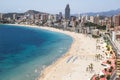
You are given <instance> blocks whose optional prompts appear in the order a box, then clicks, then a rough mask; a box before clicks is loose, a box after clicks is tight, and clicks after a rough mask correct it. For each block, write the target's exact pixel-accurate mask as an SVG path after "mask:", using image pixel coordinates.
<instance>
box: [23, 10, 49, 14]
mask: <svg viewBox="0 0 120 80" xmlns="http://www.w3.org/2000/svg"><path fill="white" fill-rule="evenodd" d="M24 14H48V13H45V12H39V11H35V10H28V11H26V12H25V13H24Z"/></svg>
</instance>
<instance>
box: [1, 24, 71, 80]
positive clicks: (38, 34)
mask: <svg viewBox="0 0 120 80" xmlns="http://www.w3.org/2000/svg"><path fill="white" fill-rule="evenodd" d="M71 43H72V38H71V37H69V36H67V35H65V34H61V33H57V32H51V31H47V30H42V29H37V28H28V27H22V26H11V25H0V80H35V79H36V78H37V77H38V76H39V75H40V72H41V70H43V69H44V68H45V67H46V66H48V65H50V64H52V63H53V62H54V61H55V60H56V59H58V58H59V57H61V56H62V55H63V54H64V53H65V52H66V51H67V50H68V49H69V47H70V45H71Z"/></svg>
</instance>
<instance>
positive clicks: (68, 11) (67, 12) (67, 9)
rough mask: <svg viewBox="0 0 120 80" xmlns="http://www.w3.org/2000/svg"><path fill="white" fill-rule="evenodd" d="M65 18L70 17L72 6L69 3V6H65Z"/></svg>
mask: <svg viewBox="0 0 120 80" xmlns="http://www.w3.org/2000/svg"><path fill="white" fill-rule="evenodd" d="M65 19H66V20H69V19H70V7H69V4H67V6H66V8H65Z"/></svg>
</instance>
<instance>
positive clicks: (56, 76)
mask: <svg viewBox="0 0 120 80" xmlns="http://www.w3.org/2000/svg"><path fill="white" fill-rule="evenodd" d="M41 28H42V29H46V30H50V31H55V32H60V33H64V34H66V35H69V36H71V37H72V38H73V44H72V45H71V48H70V49H69V50H68V52H67V53H66V54H65V55H64V56H62V57H61V58H60V59H58V60H57V61H56V62H55V63H53V64H52V65H50V66H48V67H47V68H46V69H44V70H43V72H42V74H41V75H40V77H39V78H38V80H78V79H79V80H90V78H91V77H92V76H93V75H94V74H98V73H99V72H100V70H101V69H103V66H102V65H101V64H100V63H101V60H95V55H96V54H97V53H100V54H103V51H102V50H99V51H98V50H96V44H97V43H96V39H94V38H91V37H89V36H87V35H83V34H78V33H75V32H69V31H63V30H59V29H55V28H50V27H41ZM91 63H92V64H93V71H86V68H87V67H88V65H89V64H91Z"/></svg>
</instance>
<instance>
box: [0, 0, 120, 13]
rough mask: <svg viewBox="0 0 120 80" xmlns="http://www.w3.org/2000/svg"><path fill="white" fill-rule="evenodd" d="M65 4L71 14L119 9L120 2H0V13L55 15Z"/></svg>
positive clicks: (118, 0) (50, 0) (10, 0)
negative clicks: (28, 12)
mask: <svg viewBox="0 0 120 80" xmlns="http://www.w3.org/2000/svg"><path fill="white" fill-rule="evenodd" d="M67 4H69V5H70V9H71V13H72V14H76V13H78V14H79V13H85V12H101V11H109V10H116V9H118V8H120V0H0V13H7V12H25V11H27V10H37V11H41V12H47V13H52V14H57V13H59V12H63V13H64V9H65V7H66V5H67Z"/></svg>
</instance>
